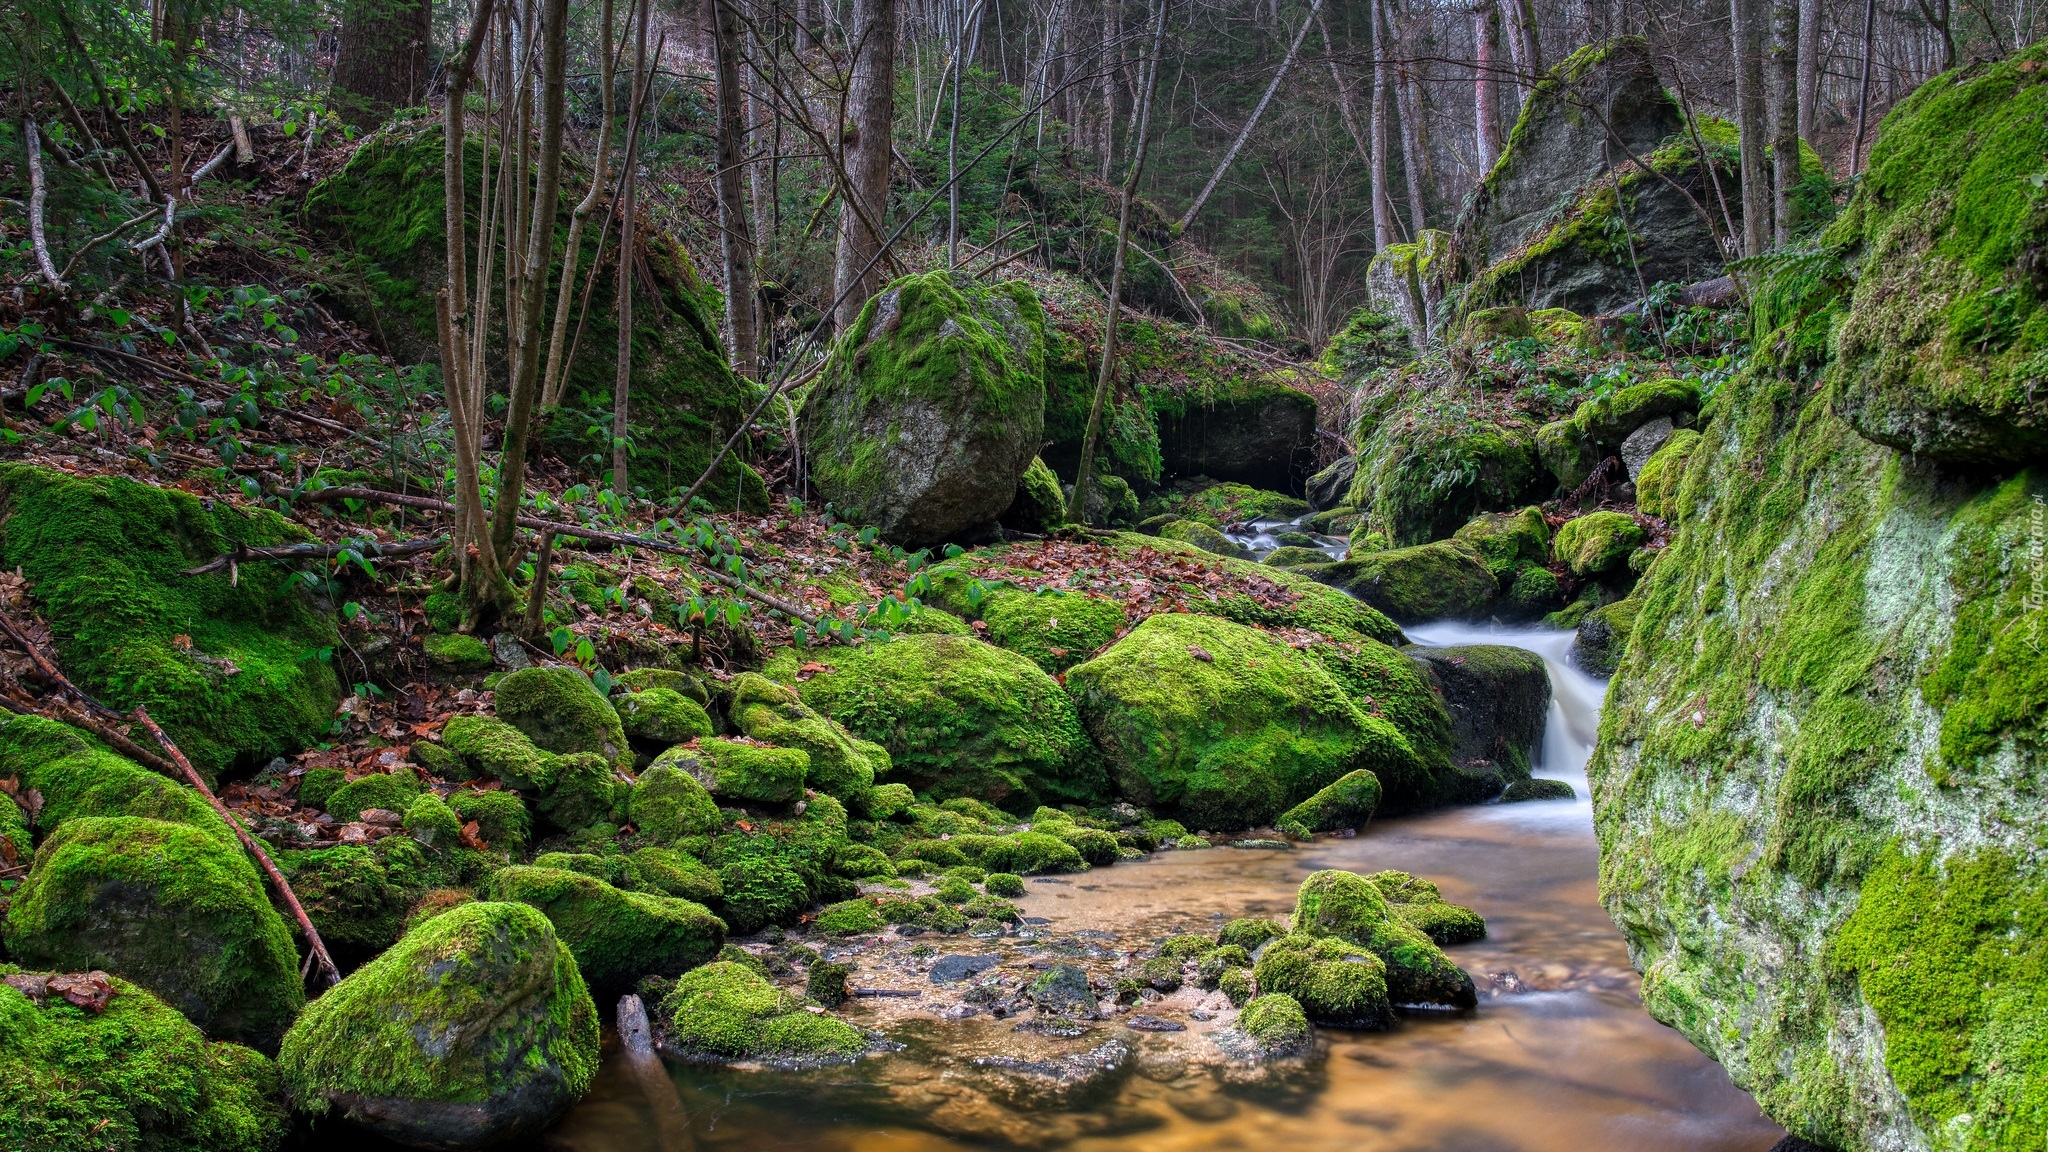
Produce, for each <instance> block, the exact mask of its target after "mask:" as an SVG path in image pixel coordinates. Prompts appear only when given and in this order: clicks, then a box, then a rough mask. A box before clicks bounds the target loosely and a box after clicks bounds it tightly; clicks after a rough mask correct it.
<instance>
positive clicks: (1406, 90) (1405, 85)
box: [1394, 65, 1429, 240]
mask: <svg viewBox="0 0 2048 1152" xmlns="http://www.w3.org/2000/svg"><path fill="white" fill-rule="evenodd" d="M1394 96H1395V99H1396V101H1397V105H1396V106H1397V107H1398V109H1399V110H1400V113H1401V167H1402V169H1403V170H1404V171H1405V172H1406V173H1407V175H1408V226H1409V227H1410V228H1412V229H1414V237H1413V238H1414V239H1416V240H1420V239H1421V238H1422V233H1423V230H1424V229H1426V228H1428V227H1429V209H1428V207H1427V205H1428V201H1427V200H1426V199H1425V198H1424V196H1423V191H1422V190H1423V188H1424V187H1426V186H1427V185H1428V182H1429V149H1428V148H1427V147H1426V146H1425V145H1424V142H1423V136H1422V86H1421V85H1419V84H1417V83H1415V80H1414V78H1413V77H1411V76H1409V74H1408V69H1407V67H1406V66H1405V65H1404V66H1403V67H1402V68H1401V69H1400V71H1399V73H1398V75H1397V76H1396V77H1395V81H1394Z"/></svg>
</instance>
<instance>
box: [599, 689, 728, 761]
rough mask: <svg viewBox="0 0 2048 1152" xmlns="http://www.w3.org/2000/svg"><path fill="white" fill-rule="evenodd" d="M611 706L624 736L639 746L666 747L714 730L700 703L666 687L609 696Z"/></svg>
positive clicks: (707, 734)
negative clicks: (616, 714)
mask: <svg viewBox="0 0 2048 1152" xmlns="http://www.w3.org/2000/svg"><path fill="white" fill-rule="evenodd" d="M612 707H613V709H615V710H616V711H617V712H618V714H619V724H620V726H621V727H623V728H624V729H625V732H626V739H627V740H629V741H632V742H633V743H635V744H638V745H641V746H643V747H660V748H666V747H668V746H669V745H671V744H681V743H683V742H685V741H688V740H695V739H697V738H698V737H700V736H709V735H711V734H712V733H713V732H714V731H716V729H715V728H713V727H712V725H711V717H710V716H708V715H706V714H705V712H704V706H703V705H702V704H699V703H697V702H696V701H695V700H692V699H690V698H689V697H688V696H684V695H683V694H681V693H679V692H677V691H675V690H674V689H670V688H643V689H641V690H640V691H638V692H622V693H620V694H619V695H617V696H614V697H612Z"/></svg>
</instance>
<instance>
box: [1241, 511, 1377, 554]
mask: <svg viewBox="0 0 2048 1152" xmlns="http://www.w3.org/2000/svg"><path fill="white" fill-rule="evenodd" d="M1307 520H1308V517H1306V516H1297V517H1295V518H1294V519H1292V520H1254V521H1251V522H1250V523H1248V524H1241V525H1236V524H1234V525H1232V526H1230V527H1228V528H1225V529H1224V530H1223V534H1224V535H1225V536H1228V537H1230V539H1231V542H1232V543H1234V544H1236V545H1237V546H1238V547H1240V548H1243V549H1245V550H1246V551H1247V552H1250V553H1251V558H1252V559H1254V560H1263V559H1265V558H1266V556H1267V555H1268V554H1270V553H1271V552H1272V551H1273V550H1274V549H1276V548H1279V547H1280V546H1281V540H1280V537H1281V536H1283V535H1288V534H1290V533H1299V534H1301V535H1303V536H1313V537H1315V543H1314V544H1313V545H1302V547H1314V548H1316V549H1317V550H1319V551H1321V552H1322V553H1323V554H1324V555H1325V556H1328V557H1329V558H1330V559H1332V560H1342V559H1344V557H1345V556H1346V555H1347V554H1348V553H1349V552H1350V551H1351V542H1350V541H1349V540H1347V539H1345V538H1344V537H1342V536H1324V535H1321V534H1319V533H1315V532H1310V531H1309V530H1308V529H1307V527H1305V526H1304V522H1305V521H1307Z"/></svg>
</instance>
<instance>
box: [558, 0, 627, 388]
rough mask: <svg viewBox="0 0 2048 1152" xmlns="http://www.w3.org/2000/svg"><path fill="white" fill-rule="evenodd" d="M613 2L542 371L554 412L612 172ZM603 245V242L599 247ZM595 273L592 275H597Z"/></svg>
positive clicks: (604, 18) (608, 6) (605, 19)
mask: <svg viewBox="0 0 2048 1152" xmlns="http://www.w3.org/2000/svg"><path fill="white" fill-rule="evenodd" d="M612 8H613V4H612V0H604V3H603V5H602V9H603V12H602V15H601V16H600V17H599V22H600V23H602V24H603V25H604V39H603V41H602V42H601V43H602V48H603V50H602V51H600V52H599V53H598V61H597V65H598V86H599V88H600V89H602V92H603V96H602V99H603V102H604V114H603V118H602V119H600V120H599V121H598V122H597V147H596V148H594V149H592V153H591V160H590V188H589V190H588V191H586V192H585V193H584V194H583V199H581V200H579V201H577V203H576V208H575V210H574V211H572V212H571V213H570V214H569V238H568V240H567V241H565V242H564V243H563V245H562V281H561V283H560V284H558V285H557V286H556V287H555V323H554V327H553V328H552V329H551V330H550V331H549V333H548V358H547V363H546V365H545V367H543V368H542V370H541V378H540V403H541V407H542V408H544V409H545V408H553V407H555V406H556V405H558V404H560V403H561V402H562V384H563V382H564V381H566V380H567V379H568V378H569V370H568V366H567V365H565V364H564V363H563V362H562V357H563V355H564V354H565V349H564V342H565V341H566V340H567V339H568V336H569V298H570V296H571V295H572V294H573V292H574V290H575V286H576V273H577V271H578V266H579V265H580V264H581V263H582V255H583V227H584V225H585V224H586V223H587V222H588V220H589V218H590V213H591V212H592V211H593V210H594V209H596V207H597V202H598V199H599V198H600V197H602V196H603V195H604V189H605V185H606V183H607V182H608V181H609V178H610V172H611V158H612V157H611V151H612V119H613V116H614V113H615V109H614V108H613V107H612V102H613V101H612V88H613V85H614V80H615V77H614V75H613V62H614V60H615V57H614V56H613V51H612V50H613V44H612V41H613V37H614V35H615V34H616V31H617V29H616V27H615V21H614V20H613V18H612V16H613V12H612ZM602 246H603V241H602V238H600V241H599V247H600V249H602ZM595 274H596V273H595V270H593V271H592V275H595Z"/></svg>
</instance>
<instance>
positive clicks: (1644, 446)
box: [1621, 416, 1674, 480]
mask: <svg viewBox="0 0 2048 1152" xmlns="http://www.w3.org/2000/svg"><path fill="white" fill-rule="evenodd" d="M1673 431H1674V429H1673V427H1672V424H1671V417H1669V416H1659V417H1657V418H1656V419H1655V420H1652V421H1650V422H1649V423H1648V424H1645V425H1643V426H1642V427H1641V428H1638V429H1636V430H1635V431H1633V432H1631V433H1629V434H1628V436H1627V437H1625V438H1624V439H1623V440H1622V442H1621V462H1622V463H1623V464H1624V465H1627V467H1628V477H1629V479H1631V480H1633V479H1635V478H1636V477H1637V476H1638V475H1640V474H1641V473H1642V471H1643V465H1645V464H1647V463H1649V462H1650V457H1652V456H1654V455H1656V454H1657V449H1659V448H1662V447H1663V446H1664V442H1665V441H1666V440H1669V439H1671V433H1672V432H1673Z"/></svg>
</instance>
